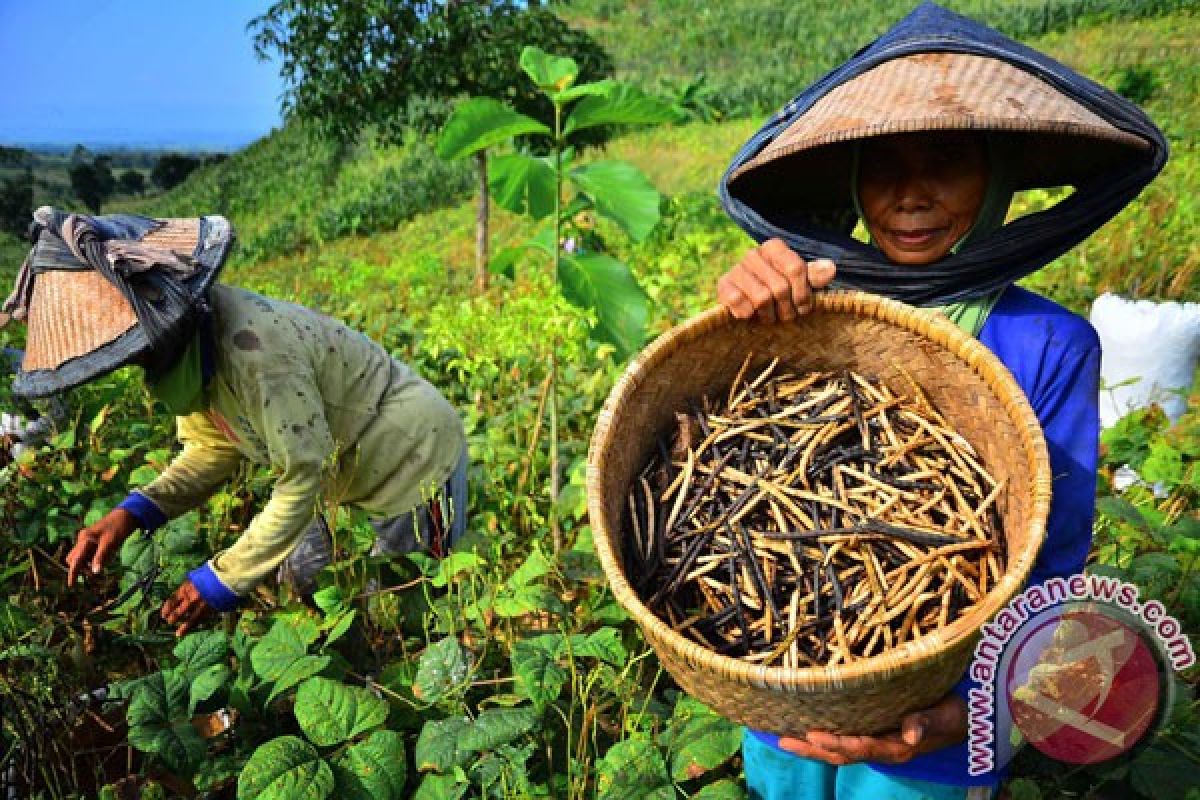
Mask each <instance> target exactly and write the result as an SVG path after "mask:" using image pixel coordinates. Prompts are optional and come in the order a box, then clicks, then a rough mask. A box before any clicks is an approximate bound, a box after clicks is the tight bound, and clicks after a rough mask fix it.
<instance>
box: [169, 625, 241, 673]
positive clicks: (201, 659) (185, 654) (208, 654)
mask: <svg viewBox="0 0 1200 800" xmlns="http://www.w3.org/2000/svg"><path fill="white" fill-rule="evenodd" d="M173 652H174V653H175V657H176V658H178V659H179V666H178V667H177V669H178V670H180V672H181V674H183V675H185V676H187V675H192V674H195V673H197V672H199V671H201V670H203V669H207V668H208V667H212V666H215V665H217V664H224V663H225V659H226V657H227V656H228V655H229V637H228V636H226V635H225V633H224V632H223V631H201V632H198V633H190V634H188V635H187V636H185V637H184V638H183V639H182V640H181V641H180V642H179V644H177V645H175V650H174V651H173Z"/></svg>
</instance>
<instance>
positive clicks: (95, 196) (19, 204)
mask: <svg viewBox="0 0 1200 800" xmlns="http://www.w3.org/2000/svg"><path fill="white" fill-rule="evenodd" d="M225 158H226V155H225V154H224V153H213V154H209V155H188V154H186V153H163V154H162V155H158V156H155V155H154V154H151V153H146V152H139V151H132V150H124V151H119V152H117V153H113V154H109V153H99V154H93V153H92V152H90V151H89V150H88V149H87V148H86V147H84V146H83V145H76V146H75V147H74V149H72V150H71V154H70V157H69V159H68V160H67V163H66V166H65V170H66V175H67V179H68V180H69V182H70V192H71V195H73V198H74V200H75V201H77V202H78V203H79V204H80V205H82V206H83V207H85V208H87V209H88V210H89V211H91V212H93V213H99V212H100V210H101V208H102V207H103V206H104V203H106V202H107V201H108V200H110V199H112V198H113V197H114V196H116V195H118V194H120V195H125V196H135V195H141V194H144V193H145V192H146V190H147V189H148V188H149V187H150V186H151V185H153V186H156V187H158V188H159V189H161V190H163V191H165V190H167V189H170V188H172V187H174V186H178V185H179V184H181V183H183V181H184V180H186V179H187V177H188V175H190V174H191V173H192V172H193V171H195V170H196V169H198V168H199V167H203V166H207V165H209V164H216V163H219V162H221V161H223V160H225ZM45 160H46V157H45V156H44V155H43V156H39V154H38V153H34V152H32V151H29V150H26V149H24V148H21V147H4V146H0V230H3V231H5V232H8V233H11V234H14V235H17V236H23V235H24V234H25V231H26V230H27V229H28V227H29V220H30V217H31V215H32V214H33V209H34V208H36V207H37V205H39V203H38V202H37V201H36V200H35V196H34V195H35V190H36V189H37V187H38V186H44V185H46V184H45V181H44V180H39V179H38V178H37V173H38V171H39V167H41V168H42V169H43V170H44V169H45ZM52 161H53V162H54V163H58V164H61V163H62V162H61V156H55V157H52ZM116 164H120V165H122V166H123V167H124V169H119V171H118V168H117V167H116V166H115V165H116ZM135 167H141V169H137V168H135ZM146 167H149V168H150V171H149V180H147V175H146V172H145V169H146ZM42 202H45V197H44V195H43V197H42Z"/></svg>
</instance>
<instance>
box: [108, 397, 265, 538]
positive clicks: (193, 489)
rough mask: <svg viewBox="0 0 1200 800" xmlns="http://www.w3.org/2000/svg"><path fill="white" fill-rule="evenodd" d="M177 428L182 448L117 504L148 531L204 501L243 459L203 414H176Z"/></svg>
mask: <svg viewBox="0 0 1200 800" xmlns="http://www.w3.org/2000/svg"><path fill="white" fill-rule="evenodd" d="M176 431H177V433H178V436H179V441H180V442H181V443H182V444H183V450H182V451H181V452H180V453H179V455H177V456H176V457H175V459H174V460H173V461H172V462H171V463H170V464H169V465H168V466H167V468H166V470H164V471H163V473H162V475H159V476H158V477H157V478H156V479H155V480H154V481H153V482H151V483H150V484H149V485H147V486H143V487H142V488H140V489H135V490H134V491H132V492H130V493H129V496H128V497H127V498H125V500H124V501H123V502H122V503H121V505H120V508H124V509H126V510H128V511H129V512H130V513H132V514H133V515H134V517H136V518H137V520H138V521H139V523H140V524H141V527H142V528H143V529H145V530H148V531H152V530H154V529H155V528H157V527H159V526H160V525H162V524H163V523H165V522H166V521H167V520H168V519H173V518H175V517H177V516H179V515H180V514H183V513H185V512H187V511H190V510H192V509H193V508H195V507H196V506H198V505H200V504H201V503H203V502H204V501H205V500H207V499H208V498H209V497H211V496H212V494H213V492H215V491H216V490H217V488H218V487H219V486H221V484H223V483H225V481H227V480H228V479H229V477H230V476H231V475H232V474H233V471H234V470H235V469H236V468H237V466H238V464H239V463H241V461H242V455H241V453H239V452H238V451H237V448H235V447H234V446H233V444H232V443H231V442H230V441H229V440H228V439H227V438H226V437H225V435H224V434H223V433H221V432H220V431H219V430H218V429H217V428H216V426H214V425H213V424H212V423H211V422H210V421H209V420H208V418H207V417H206V416H204V414H190V415H188V416H186V417H179V418H177V420H176Z"/></svg>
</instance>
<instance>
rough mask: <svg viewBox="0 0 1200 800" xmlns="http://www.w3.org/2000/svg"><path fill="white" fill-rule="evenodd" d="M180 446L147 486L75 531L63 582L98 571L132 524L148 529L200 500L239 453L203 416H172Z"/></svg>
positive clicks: (219, 481)
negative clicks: (159, 473)
mask: <svg viewBox="0 0 1200 800" xmlns="http://www.w3.org/2000/svg"><path fill="white" fill-rule="evenodd" d="M176 426H177V432H178V436H179V439H180V441H181V442H182V443H183V450H182V452H180V454H179V455H178V456H176V457H175V459H174V460H173V461H172V462H171V463H170V465H168V466H167V469H166V470H165V471H164V472H163V474H162V475H160V476H159V477H158V478H156V479H155V480H154V481H153V482H152V483H150V484H149V485H148V486H144V487H142V488H141V489H137V490H134V491H132V492H130V493H129V495H128V496H127V497H126V498H125V499H124V500H123V501H122V502H121V503H120V505H118V506H117V507H116V508H114V509H113V510H112V511H110V512H109V513H108V514H106V515H105V516H103V517H101V518H100V520H98V521H97V522H96V523H94V524H92V525H89V526H87V527H86V528H83V529H82V530H80V531H79V533H78V535H77V536H76V537H75V545H74V547H72V548H71V552H70V553H68V554H67V559H66V560H67V567H68V571H67V581H68V583H74V582H75V578H76V576H77V575H82V574H86V572H87V571H88V570H89V569H90V571H91V572H93V573H98V572H100V570H101V569H103V568H104V564H105V562H107V561H108V559H109V558H111V557H112V555H113V553H115V552H116V551H117V549H118V548H120V546H121V543H122V542H123V541H125V539H127V538H128V537H129V535H130V534H131V533H133V532H134V530H136V529H137V528H142V529H143V530H145V531H153V530H155V529H157V528H159V527H160V526H162V525H163V524H165V523H166V521H167V520H168V519H171V518H172V517H176V516H178V515H180V514H182V513H184V512H185V511H188V510H190V509H192V508H195V507H196V506H198V505H200V503H202V502H204V500H205V499H207V498H208V497H209V496H210V495H211V494H212V493H213V492H214V491H215V490H216V488H217V487H218V486H220V485H221V484H222V483H223V482H224V481H225V480H226V479H228V477H229V476H230V475H231V474H232V473H233V470H234V469H235V468H236V467H237V465H238V462H240V461H241V459H242V457H241V455H240V454H239V453H238V451H237V450H236V449H235V448H234V447H233V445H231V444H230V443H229V441H228V440H227V439H225V437H224V436H223V435H222V434H221V433H220V431H218V430H217V429H216V428H215V427H213V425H212V423H210V422H209V421H208V420H207V419H206V418H205V417H204V416H203V415H201V414H192V415H190V416H187V417H180V418H178V419H177V420H176Z"/></svg>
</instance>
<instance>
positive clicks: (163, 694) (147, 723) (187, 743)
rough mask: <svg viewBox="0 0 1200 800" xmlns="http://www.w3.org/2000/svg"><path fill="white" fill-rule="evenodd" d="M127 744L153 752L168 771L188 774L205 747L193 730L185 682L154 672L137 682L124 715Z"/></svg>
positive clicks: (170, 674)
mask: <svg viewBox="0 0 1200 800" xmlns="http://www.w3.org/2000/svg"><path fill="white" fill-rule="evenodd" d="M125 719H126V721H127V722H128V723H129V743H130V744H132V745H133V746H134V747H136V748H137V749H138V750H141V751H143V752H146V753H156V754H158V756H159V757H160V758H162V760H163V763H165V764H166V765H167V766H168V767H169V768H170V769H171V770H173V771H175V772H178V773H180V774H182V775H190V774H191V773H192V772H193V771H195V769H196V767H197V766H198V765H199V764H200V762H201V761H203V760H204V756H205V753H206V751H207V746H206V745H205V743H204V740H203V739H201V738H200V734H198V733H197V732H196V729H195V728H193V727H192V723H191V712H190V710H189V703H188V682H187V681H186V680H184V678H183V677H182V676H181V675H179V674H177V673H176V672H175V671H174V670H167V671H165V672H156V673H154V674H153V675H149V676H147V677H146V679H144V680H142V681H140V682H139V683H138V686H137V688H136V689H135V690H134V693H133V699H132V700H130V701H129V708H128V709H127V710H126V712H125Z"/></svg>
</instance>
